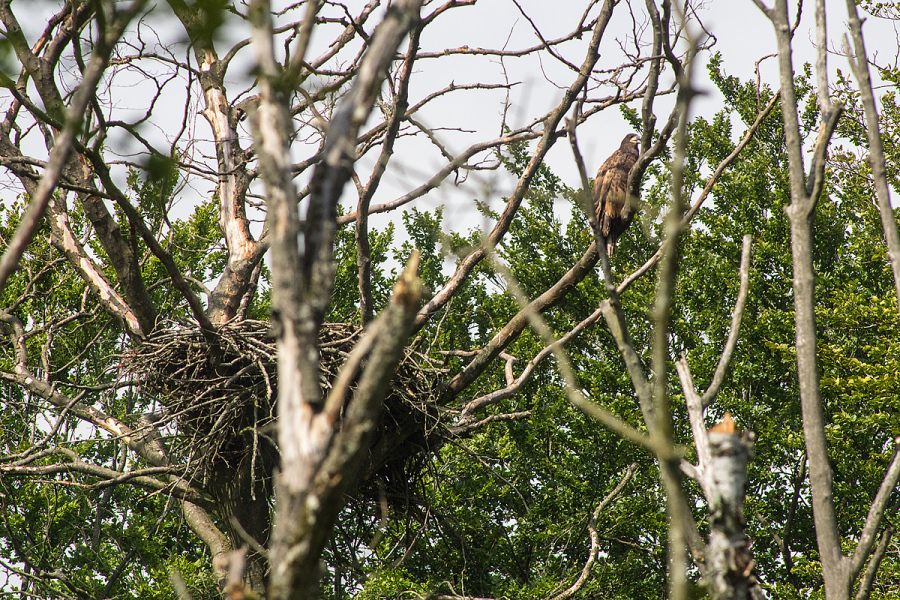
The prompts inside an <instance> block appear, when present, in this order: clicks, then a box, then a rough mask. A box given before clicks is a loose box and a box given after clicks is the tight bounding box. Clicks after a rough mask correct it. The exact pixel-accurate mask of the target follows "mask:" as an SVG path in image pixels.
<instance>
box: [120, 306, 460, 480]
mask: <svg viewBox="0 0 900 600" xmlns="http://www.w3.org/2000/svg"><path fill="white" fill-rule="evenodd" d="M360 333H361V330H360V329H359V328H357V327H354V326H352V325H349V324H346V323H328V324H325V325H324V326H323V327H322V329H321V331H320V334H319V347H320V352H321V370H322V383H323V386H324V387H325V388H326V389H325V393H326V394H327V391H328V389H330V388H331V384H332V381H334V378H335V377H336V375H337V373H338V372H339V370H340V368H341V366H342V365H343V364H344V361H345V360H346V357H347V355H348V354H349V352H350V350H351V349H352V348H353V346H354V345H355V344H356V342H357V340H358V338H359V335H360ZM216 337H217V344H210V343H209V342H208V341H207V340H206V339H204V337H203V334H202V333H201V331H200V330H199V328H197V327H184V326H173V327H170V328H159V329H157V330H156V331H155V332H154V333H153V334H152V335H151V336H150V337H149V339H147V340H146V341H145V342H144V343H143V344H141V345H140V346H139V347H137V348H135V349H134V350H133V351H132V352H131V353H130V355H129V356H128V360H127V365H128V370H129V371H130V372H131V373H132V374H134V375H135V376H136V377H138V378H140V379H141V380H142V382H143V391H144V392H145V393H146V394H149V395H150V396H151V397H154V398H156V399H157V400H158V401H159V403H160V404H162V405H163V406H164V407H165V409H166V412H167V413H168V415H169V416H170V418H172V419H173V420H174V423H175V424H176V427H175V428H174V429H175V431H173V432H172V434H173V435H172V436H171V438H170V445H171V451H172V452H173V453H174V454H176V455H180V456H181V457H182V458H183V459H184V460H186V461H188V462H190V463H192V464H193V465H195V467H196V468H197V471H196V474H197V475H201V476H202V477H201V478H202V479H205V478H206V477H207V476H208V474H209V473H211V472H212V471H211V470H216V471H221V470H222V469H223V468H224V469H228V470H234V469H237V468H238V466H239V465H241V464H243V465H246V464H248V460H249V461H250V462H252V463H253V464H256V457H257V456H259V455H260V453H261V452H267V451H268V452H269V453H270V454H271V450H272V449H273V448H274V445H275V439H276V435H275V427H274V421H275V416H276V415H275V406H276V403H275V398H276V396H277V389H278V380H277V369H276V363H275V357H276V351H275V342H274V340H273V339H272V338H271V337H270V336H269V324H268V323H267V322H263V321H253V320H244V321H236V322H233V323H230V324H227V325H224V326H222V327H220V328H219V329H218V330H217V332H216ZM216 346H217V347H216ZM440 373H441V371H440V369H439V368H438V366H437V365H435V364H433V363H432V362H431V361H430V360H429V359H428V358H427V357H426V356H424V355H422V354H419V353H415V352H408V353H407V355H406V357H405V358H404V360H403V361H402V362H401V364H400V366H399V368H398V370H397V373H396V375H395V377H394V381H393V385H392V386H391V389H390V391H389V393H388V396H387V397H386V398H385V401H384V411H383V413H382V417H381V420H380V423H379V425H378V428H377V429H376V432H375V435H374V437H373V440H372V444H371V446H370V449H371V451H370V455H369V462H368V464H366V465H364V467H363V469H364V471H363V479H364V482H365V481H368V482H370V483H371V482H372V480H373V478H374V476H376V475H378V477H377V480H378V486H379V490H378V493H384V489H385V488H386V487H387V488H389V487H392V485H391V482H395V481H403V480H408V479H409V478H408V477H407V476H408V475H409V474H410V473H409V471H410V470H411V469H415V468H416V466H415V465H414V464H412V463H417V462H418V460H419V459H421V457H422V455H423V454H424V451H426V450H434V449H436V448H437V447H438V446H439V445H440V444H441V442H442V441H443V440H444V439H445V435H446V430H445V429H444V428H443V427H442V426H441V423H440V419H439V413H438V411H437V409H436V404H435V402H434V400H435V395H436V390H437V382H438V379H439V377H440ZM259 475H260V473H257V474H256V475H255V476H256V477H258V476H259ZM369 487H371V486H370V485H368V484H364V485H363V488H369ZM360 491H364V490H363V489H361V490H360ZM396 492H397V493H402V494H405V493H408V490H396Z"/></svg>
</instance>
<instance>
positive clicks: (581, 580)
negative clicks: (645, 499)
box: [552, 463, 637, 600]
mask: <svg viewBox="0 0 900 600" xmlns="http://www.w3.org/2000/svg"><path fill="white" fill-rule="evenodd" d="M635 470H637V463H631V464H630V465H628V468H627V469H626V470H625V475H623V476H622V479H621V481H619V483H618V484H617V485H616V487H614V488H613V490H612V491H611V492H610V493H609V494H607V495H606V497H605V498H604V499H603V500H601V501H600V504H598V505H597V508H595V509H594V513H593V514H592V515H591V519H590V521H589V522H588V533H589V535H590V538H591V549H590V550H589V551H588V559H587V561H586V562H585V563H584V567H583V568H582V569H581V575H579V576H578V579H576V580H575V583H573V584H572V585H571V586H569V588H568V589H566V590H565V591H563V592H562V593H560V594H557V595H556V596H553V598H552V600H566V598H571V597H572V596H574V595H575V594H576V593H577V592H578V590H580V589H581V588H583V587H584V584H585V583H586V582H587V580H588V578H589V577H590V576H591V569H592V568H593V566H594V562H596V560H597V552H598V550H599V549H600V538H599V536H598V535H597V519H598V518H599V517H600V513H601V512H603V511H604V510H605V509H606V507H607V506H609V504H610V503H611V502H612V501H613V500H614V499H615V498H616V497H617V496H618V495H619V494H621V493H622V490H624V489H625V486H626V485H628V482H629V481H630V480H631V477H632V476H633V475H634V472H635Z"/></svg>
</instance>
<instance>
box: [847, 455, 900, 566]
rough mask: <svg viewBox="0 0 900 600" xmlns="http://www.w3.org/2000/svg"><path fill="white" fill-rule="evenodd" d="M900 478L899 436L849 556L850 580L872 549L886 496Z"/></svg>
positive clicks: (886, 500) (886, 499)
mask: <svg viewBox="0 0 900 600" xmlns="http://www.w3.org/2000/svg"><path fill="white" fill-rule="evenodd" d="M898 480H900V438H897V439H895V440H894V456H893V458H892V459H891V464H890V466H888V469H887V473H885V475H884V479H883V480H882V482H881V485H880V486H879V488H878V493H877V494H876V495H875V500H873V501H872V506H870V507H869V513H868V514H867V515H866V523H865V525H864V526H863V528H862V532H861V533H860V536H859V543H858V544H857V545H856V549H855V550H854V551H853V555H852V556H851V557H850V563H849V570H850V581H854V580H855V579H856V578H857V577H858V576H859V573H860V571H862V568H863V566H864V564H865V562H866V558H868V556H869V553H870V552H871V551H872V546H874V545H875V540H876V538H877V536H878V530H879V529H880V527H881V520H882V519H883V518H884V512H885V508H886V507H887V502H888V498H889V497H890V495H891V493H892V492H893V491H894V488H895V487H897V481H898Z"/></svg>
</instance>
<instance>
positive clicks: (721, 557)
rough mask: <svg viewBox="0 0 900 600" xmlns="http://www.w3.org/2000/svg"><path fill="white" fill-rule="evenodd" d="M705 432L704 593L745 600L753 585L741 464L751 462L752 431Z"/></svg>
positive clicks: (716, 599)
mask: <svg viewBox="0 0 900 600" xmlns="http://www.w3.org/2000/svg"><path fill="white" fill-rule="evenodd" d="M730 429H731V431H725V432H722V431H710V433H709V449H710V463H709V468H707V469H705V470H704V478H705V479H706V481H705V485H704V488H705V489H706V490H707V493H708V494H709V498H708V501H709V527H710V533H709V545H708V546H707V550H706V561H707V568H708V571H707V578H708V585H707V588H708V591H709V596H710V598H712V600H725V599H728V600H732V599H734V600H742V599H745V598H751V588H753V587H754V586H756V578H755V577H754V576H753V566H754V561H753V556H752V553H751V551H750V538H748V537H747V535H746V534H745V533H744V493H745V489H746V483H747V465H748V463H749V462H750V459H751V458H752V457H753V443H754V440H755V436H754V434H753V433H752V432H749V431H747V432H743V433H742V432H740V431H738V430H735V429H734V426H733V425H732V427H731V428H730Z"/></svg>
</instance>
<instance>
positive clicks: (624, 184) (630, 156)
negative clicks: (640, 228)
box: [593, 133, 640, 256]
mask: <svg viewBox="0 0 900 600" xmlns="http://www.w3.org/2000/svg"><path fill="white" fill-rule="evenodd" d="M639 144H640V141H639V138H638V136H637V134H635V133H629V134H628V135H626V136H625V139H623V140H622V144H621V145H620V146H619V149H618V150H616V151H615V152H613V153H612V156H610V157H609V158H607V159H606V162H604V163H603V166H601V167H600V170H599V171H597V178H596V179H594V193H593V200H594V210H596V211H597V222H599V223H600V233H602V234H603V237H604V238H605V239H606V253H607V254H608V255H609V256H612V255H613V252H615V251H616V240H618V239H619V236H620V235H622V233H624V232H625V230H626V229H628V226H629V225H631V220H632V219H633V218H634V213H635V212H636V211H637V201H638V199H637V198H636V197H634V196H632V197H631V198H629V197H628V189H627V188H628V171H630V170H631V167H632V165H634V163H635V162H636V161H637V159H638V155H639V154H640V152H639V151H638V146H639Z"/></svg>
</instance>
